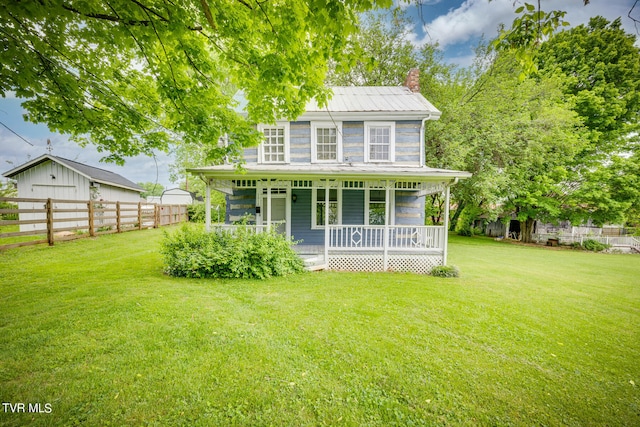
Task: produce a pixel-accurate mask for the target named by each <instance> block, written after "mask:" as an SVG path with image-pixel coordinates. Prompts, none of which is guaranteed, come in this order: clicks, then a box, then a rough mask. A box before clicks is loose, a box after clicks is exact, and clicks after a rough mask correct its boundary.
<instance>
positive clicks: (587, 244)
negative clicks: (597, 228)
mask: <svg viewBox="0 0 640 427" xmlns="http://www.w3.org/2000/svg"><path fill="white" fill-rule="evenodd" d="M582 247H583V248H584V249H586V250H588V251H593V252H602V251H604V250H605V249H609V248H610V247H611V245H607V244H605V243H600V242H599V241H597V240H595V239H587V240H585V241H583V242H582Z"/></svg>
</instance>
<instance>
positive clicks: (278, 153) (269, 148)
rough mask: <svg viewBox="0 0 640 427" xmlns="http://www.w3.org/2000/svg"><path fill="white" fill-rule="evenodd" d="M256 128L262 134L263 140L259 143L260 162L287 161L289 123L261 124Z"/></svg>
mask: <svg viewBox="0 0 640 427" xmlns="http://www.w3.org/2000/svg"><path fill="white" fill-rule="evenodd" d="M258 129H259V130H260V131H261V132H262V133H263V134H264V141H263V142H262V144H261V145H260V148H261V150H260V151H261V153H260V159H261V160H262V163H288V162H289V123H280V124H278V125H276V126H269V125H261V126H260V127H259V128H258Z"/></svg>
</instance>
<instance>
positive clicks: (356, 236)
mask: <svg viewBox="0 0 640 427" xmlns="http://www.w3.org/2000/svg"><path fill="white" fill-rule="evenodd" d="M385 229H386V232H387V239H386V245H385ZM444 236H445V230H444V227H439V226H410V225H390V226H388V227H386V228H385V226H383V225H330V226H329V247H328V248H329V249H330V250H347V251H348V250H354V251H355V250H363V249H379V250H383V249H385V247H386V249H388V250H394V251H426V250H433V249H437V250H443V249H444V238H445V237H444Z"/></svg>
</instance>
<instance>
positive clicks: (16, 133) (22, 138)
mask: <svg viewBox="0 0 640 427" xmlns="http://www.w3.org/2000/svg"><path fill="white" fill-rule="evenodd" d="M0 125H2V126H4V127H6V128H7V129H9V132H11V133H12V134H14V135H15V136H17V137H18V138H20V139H21V140H23V141H24V142H26V143H27V144H29V145H30V146H32V147H33V146H34V145H33V144H32V143H30V142H29V141H27V140H26V139H24V137H23V136H22V135H20V134H19V133H18V132H16V131H14V130H13V129H11V128H10V127H9V126H7V125H5V124H4V123H2V122H0Z"/></svg>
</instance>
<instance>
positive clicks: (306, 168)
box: [187, 164, 471, 181]
mask: <svg viewBox="0 0 640 427" xmlns="http://www.w3.org/2000/svg"><path fill="white" fill-rule="evenodd" d="M187 171H189V172H191V173H193V174H195V175H200V176H202V177H203V178H212V179H261V178H275V179H294V180H305V179H316V180H317V179H327V178H328V179H341V180H351V179H353V180H357V179H375V180H380V179H400V180H415V181H441V180H450V179H456V178H458V179H464V178H469V177H471V174H470V173H469V172H463V171H454V170H448V169H434V168H428V167H418V166H397V165H396V166H394V165H378V164H339V165H325V164H298V165H292V164H288V165H266V164H257V165H244V166H243V168H242V169H238V168H237V167H236V166H234V165H217V166H207V167H203V168H193V169H187Z"/></svg>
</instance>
